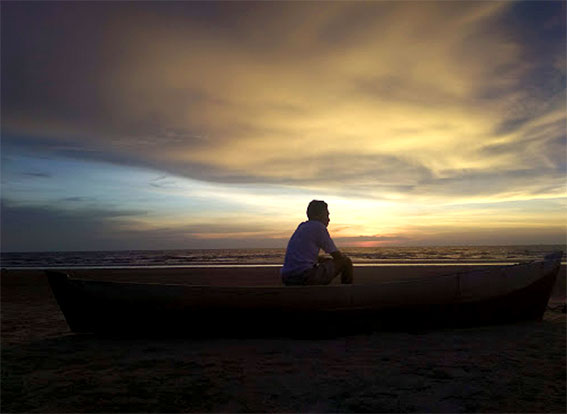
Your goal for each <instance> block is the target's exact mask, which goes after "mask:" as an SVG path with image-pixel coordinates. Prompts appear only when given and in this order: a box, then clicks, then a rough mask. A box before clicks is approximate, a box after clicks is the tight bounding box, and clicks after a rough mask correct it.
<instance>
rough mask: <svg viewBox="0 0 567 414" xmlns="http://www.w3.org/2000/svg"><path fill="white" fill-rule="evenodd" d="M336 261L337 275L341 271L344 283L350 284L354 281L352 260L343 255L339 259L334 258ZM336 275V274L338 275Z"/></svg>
mask: <svg viewBox="0 0 567 414" xmlns="http://www.w3.org/2000/svg"><path fill="white" fill-rule="evenodd" d="M333 262H334V263H335V272H336V275H338V274H339V273H340V275H341V283H342V284H343V285H350V284H352V281H353V269H352V260H350V258H349V257H347V256H342V257H340V258H338V259H333ZM336 275H335V276H336Z"/></svg>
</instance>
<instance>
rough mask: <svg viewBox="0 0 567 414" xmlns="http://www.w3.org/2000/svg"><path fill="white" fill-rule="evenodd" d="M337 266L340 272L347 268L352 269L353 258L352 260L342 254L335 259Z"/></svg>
mask: <svg viewBox="0 0 567 414" xmlns="http://www.w3.org/2000/svg"><path fill="white" fill-rule="evenodd" d="M335 267H336V269H337V270H338V271H339V272H343V271H345V270H348V269H351V268H352V260H350V257H347V256H341V257H339V258H337V259H335Z"/></svg>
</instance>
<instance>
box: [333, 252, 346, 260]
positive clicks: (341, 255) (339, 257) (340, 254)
mask: <svg viewBox="0 0 567 414" xmlns="http://www.w3.org/2000/svg"><path fill="white" fill-rule="evenodd" d="M331 256H333V259H335V260H338V259H342V258H343V257H345V255H344V254H342V253H341V251H340V250H337V251H336V252H333V253H331Z"/></svg>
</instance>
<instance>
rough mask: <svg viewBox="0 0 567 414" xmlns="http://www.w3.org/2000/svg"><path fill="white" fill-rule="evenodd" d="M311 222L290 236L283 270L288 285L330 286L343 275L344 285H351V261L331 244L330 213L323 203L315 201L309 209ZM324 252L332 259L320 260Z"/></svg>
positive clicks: (284, 279) (306, 222) (299, 227)
mask: <svg viewBox="0 0 567 414" xmlns="http://www.w3.org/2000/svg"><path fill="white" fill-rule="evenodd" d="M307 218H308V219H309V220H308V221H304V222H303V223H301V224H300V225H299V226H298V227H297V229H296V230H295V233H293V235H292V236H291V239H290V240H289V243H288V245H287V250H286V253H285V260H284V265H283V268H282V270H281V275H282V281H283V283H284V284H285V285H327V284H329V283H331V281H332V280H333V279H334V278H335V277H336V276H338V275H339V274H340V275H341V282H342V283H343V284H350V283H352V273H353V270H352V261H351V260H350V259H349V258H348V257H347V256H345V255H344V254H342V253H341V252H340V251H339V250H338V249H337V248H336V246H335V243H333V240H331V236H330V235H329V231H328V230H327V226H328V225H329V221H330V220H329V209H328V207H327V203H325V202H324V201H319V200H313V201H311V202H310V203H309V206H308V207H307ZM320 249H323V250H324V251H325V252H326V253H329V254H330V255H331V256H332V257H333V258H332V259H330V258H329V259H324V258H319V250H320Z"/></svg>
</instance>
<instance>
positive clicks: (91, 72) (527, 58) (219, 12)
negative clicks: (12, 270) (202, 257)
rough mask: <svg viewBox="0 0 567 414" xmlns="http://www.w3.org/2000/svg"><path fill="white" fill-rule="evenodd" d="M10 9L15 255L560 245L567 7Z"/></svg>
mask: <svg viewBox="0 0 567 414" xmlns="http://www.w3.org/2000/svg"><path fill="white" fill-rule="evenodd" d="M0 7H1V18H2V21H1V23H2V33H1V35H2V45H1V46H2V49H1V51H2V56H1V65H2V66H1V76H2V85H1V104H2V114H1V115H2V141H1V144H2V146H1V155H2V177H1V180H2V181H1V182H2V193H1V199H2V210H1V224H2V250H3V251H34V250H112V249H174V248H180V249H181V248H230V247H285V245H286V242H287V240H288V238H289V237H290V235H291V234H292V233H293V231H294V230H295V228H296V226H297V225H298V223H299V222H301V221H303V220H304V219H305V209H306V207H307V204H308V203H309V201H310V200H312V199H323V200H325V201H327V202H328V203H329V210H330V213H331V223H330V225H329V231H330V233H331V235H332V237H333V238H334V239H335V241H336V244H337V245H338V246H339V248H340V247H347V246H381V245H384V246H398V245H400V246H418V245H487V244H488V245H501V244H564V243H565V238H566V230H567V228H566V224H567V220H566V219H567V214H566V212H567V193H566V190H567V187H566V184H567V179H566V177H567V176H566V169H567V167H566V165H567V162H566V156H567V152H566V151H567V142H566V136H567V133H566V125H567V123H566V122H567V110H566V109H567V108H566V81H565V79H566V77H565V75H566V56H565V51H566V43H565V39H566V27H565V21H566V8H565V2H563V1H551V2H545V1H543V2H541V1H540V2H531V1H520V2H497V1H490V2H482V1H475V2H473V1H441V2H434V1H413V2H409V1H408V2H406V1H396V2H387V1H377V2H227V3H223V2H206V3H200V2H162V3H154V2H137V3H136V2H54V3H45V2H41V3H35V2H2V4H1V6H0Z"/></svg>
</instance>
